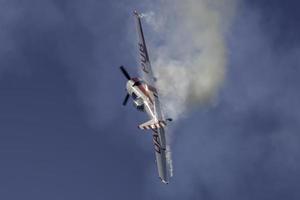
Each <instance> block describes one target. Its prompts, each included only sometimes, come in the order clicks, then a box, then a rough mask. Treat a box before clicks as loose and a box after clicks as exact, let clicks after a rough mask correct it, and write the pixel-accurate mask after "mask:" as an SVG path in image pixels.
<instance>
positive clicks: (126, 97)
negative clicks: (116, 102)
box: [123, 94, 129, 106]
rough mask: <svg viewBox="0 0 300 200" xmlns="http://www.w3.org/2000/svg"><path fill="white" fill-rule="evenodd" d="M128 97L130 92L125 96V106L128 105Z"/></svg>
mask: <svg viewBox="0 0 300 200" xmlns="http://www.w3.org/2000/svg"><path fill="white" fill-rule="evenodd" d="M128 99H129V94H127V95H126V96H125V99H124V101H123V106H126V104H127V101H128Z"/></svg>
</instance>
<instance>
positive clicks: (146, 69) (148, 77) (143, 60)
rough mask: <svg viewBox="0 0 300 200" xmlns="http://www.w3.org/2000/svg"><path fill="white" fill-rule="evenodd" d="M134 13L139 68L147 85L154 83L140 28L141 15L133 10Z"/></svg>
mask: <svg viewBox="0 0 300 200" xmlns="http://www.w3.org/2000/svg"><path fill="white" fill-rule="evenodd" d="M134 15H135V16H136V24H137V31H138V49H139V54H140V55H139V56H140V68H141V71H142V74H143V78H144V80H145V81H146V83H147V84H149V85H154V82H155V80H154V76H153V72H152V68H151V64H150V59H149V54H148V50H147V46H146V42H145V37H144V33H143V28H142V22H141V15H140V14H139V13H138V12H137V11H134Z"/></svg>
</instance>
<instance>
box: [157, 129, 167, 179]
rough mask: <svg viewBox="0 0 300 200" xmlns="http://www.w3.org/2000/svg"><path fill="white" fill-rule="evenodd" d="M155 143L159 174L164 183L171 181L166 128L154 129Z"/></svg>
mask: <svg viewBox="0 0 300 200" xmlns="http://www.w3.org/2000/svg"><path fill="white" fill-rule="evenodd" d="M153 144H154V149H155V157H156V164H157V170H158V175H159V177H160V179H161V181H162V182H163V183H166V184H167V183H169V177H170V174H169V171H168V169H169V167H168V164H169V163H168V162H167V149H166V141H165V130H164V128H158V129H153Z"/></svg>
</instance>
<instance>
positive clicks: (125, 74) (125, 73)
mask: <svg viewBox="0 0 300 200" xmlns="http://www.w3.org/2000/svg"><path fill="white" fill-rule="evenodd" d="M120 69H121V71H122V73H123V74H124V76H125V77H126V78H127V79H128V80H130V79H131V78H130V75H129V74H128V72H127V71H126V69H125V68H124V66H121V67H120Z"/></svg>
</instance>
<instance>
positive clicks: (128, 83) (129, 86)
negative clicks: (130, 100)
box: [126, 80, 134, 94]
mask: <svg viewBox="0 0 300 200" xmlns="http://www.w3.org/2000/svg"><path fill="white" fill-rule="evenodd" d="M133 84H134V81H133V80H129V81H127V83H126V89H127V92H128V94H131V90H132V86H133Z"/></svg>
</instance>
